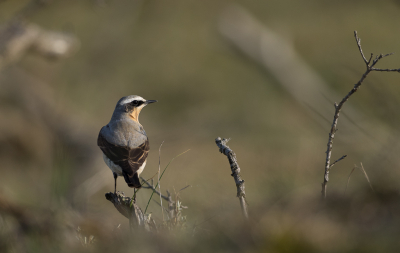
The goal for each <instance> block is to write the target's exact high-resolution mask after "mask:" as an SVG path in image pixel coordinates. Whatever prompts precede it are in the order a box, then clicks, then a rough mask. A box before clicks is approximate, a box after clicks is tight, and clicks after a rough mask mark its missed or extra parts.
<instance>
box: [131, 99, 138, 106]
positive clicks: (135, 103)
mask: <svg viewBox="0 0 400 253" xmlns="http://www.w3.org/2000/svg"><path fill="white" fill-rule="evenodd" d="M131 104H132V105H134V106H137V105H139V101H138V100H133V101H132V103H131Z"/></svg>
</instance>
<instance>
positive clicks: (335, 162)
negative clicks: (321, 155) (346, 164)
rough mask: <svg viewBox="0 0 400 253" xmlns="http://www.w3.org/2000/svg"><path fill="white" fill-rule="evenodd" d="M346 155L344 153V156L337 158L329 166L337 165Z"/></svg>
mask: <svg viewBox="0 0 400 253" xmlns="http://www.w3.org/2000/svg"><path fill="white" fill-rule="evenodd" d="M346 157H347V155H344V156H342V157H340V158H339V159H337V160H336V161H334V162H333V163H332V164H331V166H330V167H329V168H332V167H333V165H335V164H336V163H337V162H339V161H341V160H343V159H344V158H346Z"/></svg>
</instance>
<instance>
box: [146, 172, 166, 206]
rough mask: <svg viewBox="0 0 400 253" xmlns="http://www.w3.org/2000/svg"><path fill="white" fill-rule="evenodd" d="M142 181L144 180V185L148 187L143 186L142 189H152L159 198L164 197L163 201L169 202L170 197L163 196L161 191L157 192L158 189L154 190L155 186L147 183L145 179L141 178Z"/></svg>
mask: <svg viewBox="0 0 400 253" xmlns="http://www.w3.org/2000/svg"><path fill="white" fill-rule="evenodd" d="M140 179H142V181H143V184H145V185H147V186H142V188H144V189H152V190H153V191H154V192H155V193H156V194H157V195H158V196H160V197H162V198H163V199H165V200H167V201H168V197H167V196H164V195H162V194H161V193H160V192H159V191H157V190H156V188H154V186H153V185H152V184H150V183H149V182H147V181H146V180H145V179H144V178H143V177H140Z"/></svg>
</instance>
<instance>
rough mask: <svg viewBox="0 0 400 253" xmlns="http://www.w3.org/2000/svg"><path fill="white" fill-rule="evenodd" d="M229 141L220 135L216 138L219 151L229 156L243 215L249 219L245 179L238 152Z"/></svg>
mask: <svg viewBox="0 0 400 253" xmlns="http://www.w3.org/2000/svg"><path fill="white" fill-rule="evenodd" d="M228 141H229V139H221V138H220V137H218V138H217V139H215V143H216V144H217V146H218V147H219V152H221V153H222V154H224V155H226V156H227V157H228V160H229V164H230V166H231V170H232V174H231V176H232V177H233V178H234V179H235V184H236V187H237V197H238V198H239V201H240V206H241V208H242V212H243V216H244V217H245V219H248V218H249V215H248V211H247V203H246V194H245V191H244V180H242V179H241V178H240V168H239V164H238V162H237V160H236V154H235V153H234V152H233V150H231V149H230V148H229V147H228V146H227V145H226V143H227V142H228Z"/></svg>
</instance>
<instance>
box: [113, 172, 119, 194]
mask: <svg viewBox="0 0 400 253" xmlns="http://www.w3.org/2000/svg"><path fill="white" fill-rule="evenodd" d="M113 175H114V181H115V187H114V194H116V193H117V177H118V175H117V173H115V172H113Z"/></svg>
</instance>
